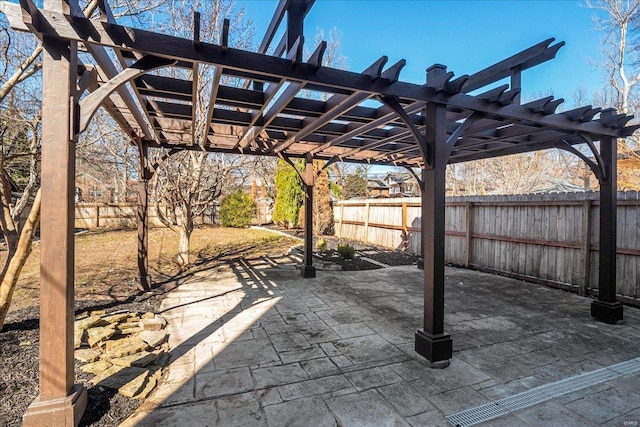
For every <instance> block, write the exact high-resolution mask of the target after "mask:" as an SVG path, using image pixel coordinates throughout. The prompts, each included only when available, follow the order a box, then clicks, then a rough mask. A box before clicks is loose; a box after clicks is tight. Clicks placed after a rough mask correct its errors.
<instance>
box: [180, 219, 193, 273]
mask: <svg viewBox="0 0 640 427" xmlns="http://www.w3.org/2000/svg"><path fill="white" fill-rule="evenodd" d="M190 240H191V227H188V226H187V227H184V226H183V227H180V242H179V244H178V264H180V266H181V267H186V266H187V265H189V246H190V245H189V241H190Z"/></svg>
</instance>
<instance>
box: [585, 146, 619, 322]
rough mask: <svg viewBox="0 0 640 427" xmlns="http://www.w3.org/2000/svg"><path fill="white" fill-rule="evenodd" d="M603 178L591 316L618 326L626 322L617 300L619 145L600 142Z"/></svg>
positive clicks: (601, 182) (601, 181)
mask: <svg viewBox="0 0 640 427" xmlns="http://www.w3.org/2000/svg"><path fill="white" fill-rule="evenodd" d="M600 156H601V157H602V162H603V166H604V168H603V169H604V176H603V177H602V178H601V179H600V251H599V253H598V256H599V272H598V279H599V281H598V300H597V301H593V302H592V303H591V316H593V317H595V318H597V319H598V320H600V321H602V322H605V323H609V324H615V323H617V322H618V321H620V320H622V319H623V308H622V307H623V306H622V304H621V303H619V302H617V300H616V253H617V245H616V222H617V214H616V212H617V196H618V195H617V185H616V184H617V171H616V158H617V141H616V139H614V138H610V137H608V138H604V137H603V138H602V139H601V140H600Z"/></svg>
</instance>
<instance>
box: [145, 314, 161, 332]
mask: <svg viewBox="0 0 640 427" xmlns="http://www.w3.org/2000/svg"><path fill="white" fill-rule="evenodd" d="M163 320H164V319H162V320H161V319H160V318H155V317H154V318H153V319H147V318H143V319H141V320H140V322H139V324H140V327H141V328H142V330H144V331H161V330H162V329H164V327H165V326H166V321H163Z"/></svg>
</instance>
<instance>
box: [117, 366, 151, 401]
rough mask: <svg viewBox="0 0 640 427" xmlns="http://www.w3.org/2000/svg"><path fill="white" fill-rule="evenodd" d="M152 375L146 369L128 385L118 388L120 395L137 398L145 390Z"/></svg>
mask: <svg viewBox="0 0 640 427" xmlns="http://www.w3.org/2000/svg"><path fill="white" fill-rule="evenodd" d="M150 374H151V373H150V371H148V370H146V369H145V370H143V372H141V373H140V374H139V375H137V376H136V377H135V378H133V379H132V380H131V381H128V382H127V383H126V384H124V385H123V386H121V387H120V388H118V393H120V394H121V395H123V396H125V397H135V396H136V395H137V394H139V393H140V392H141V391H142V390H143V389H144V387H145V385H146V384H147V380H148V378H149V376H150Z"/></svg>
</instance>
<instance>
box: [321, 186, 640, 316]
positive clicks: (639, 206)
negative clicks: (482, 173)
mask: <svg viewBox="0 0 640 427" xmlns="http://www.w3.org/2000/svg"><path fill="white" fill-rule="evenodd" d="M333 211H334V221H335V230H336V236H338V237H342V238H348V239H354V240H359V241H364V242H369V243H374V244H377V245H381V246H385V247H390V248H394V249H401V250H407V251H410V252H413V253H420V243H421V237H420V228H421V227H420V221H421V220H420V216H421V205H420V198H398V199H384V200H380V199H370V200H357V201H341V202H336V203H335V204H334V209H333ZM598 227H599V201H598V194H597V193H569V194H545V195H527V196H484V197H482V196H471V197H453V198H448V199H447V204H446V225H445V236H446V237H445V258H446V260H447V262H449V263H451V264H455V265H461V266H465V267H468V268H476V269H480V270H485V271H490V272H495V273H499V274H505V275H508V276H511V277H516V278H521V279H525V280H529V281H535V282H538V283H544V284H548V285H552V286H556V287H561V288H564V289H569V290H573V291H576V292H578V293H580V294H582V295H589V294H591V295H597V283H598V250H599V245H598V240H599V234H598ZM617 228H618V233H617V246H618V250H617V265H616V268H617V290H618V293H619V299H620V300H621V301H623V302H626V303H629V304H633V305H640V200H639V198H638V193H637V192H635V191H634V192H627V193H619V194H618V212H617Z"/></svg>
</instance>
